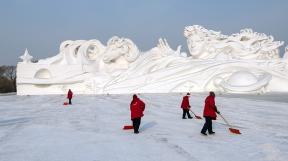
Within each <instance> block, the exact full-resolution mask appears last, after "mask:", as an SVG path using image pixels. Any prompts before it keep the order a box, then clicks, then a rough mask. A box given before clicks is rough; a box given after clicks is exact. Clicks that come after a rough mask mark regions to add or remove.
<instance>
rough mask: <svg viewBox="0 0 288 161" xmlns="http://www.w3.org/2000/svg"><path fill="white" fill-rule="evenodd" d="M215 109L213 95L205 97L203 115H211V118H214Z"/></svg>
mask: <svg viewBox="0 0 288 161" xmlns="http://www.w3.org/2000/svg"><path fill="white" fill-rule="evenodd" d="M216 111H217V107H216V106H215V97H213V96H208V97H206V99H205V107H204V112H203V116H204V117H212V118H213V119H216V117H217V115H216Z"/></svg>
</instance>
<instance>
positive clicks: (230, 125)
mask: <svg viewBox="0 0 288 161" xmlns="http://www.w3.org/2000/svg"><path fill="white" fill-rule="evenodd" d="M218 115H219V116H220V117H221V118H222V119H223V120H224V122H225V123H226V124H227V125H228V126H230V127H232V126H231V125H230V124H229V122H228V121H227V120H226V119H225V118H224V117H223V116H222V115H221V114H218Z"/></svg>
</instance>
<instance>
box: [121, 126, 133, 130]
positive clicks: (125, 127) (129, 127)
mask: <svg viewBox="0 0 288 161" xmlns="http://www.w3.org/2000/svg"><path fill="white" fill-rule="evenodd" d="M130 129H134V127H133V125H125V126H124V127H123V130H130Z"/></svg>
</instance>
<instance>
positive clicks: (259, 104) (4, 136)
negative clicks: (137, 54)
mask: <svg viewBox="0 0 288 161" xmlns="http://www.w3.org/2000/svg"><path fill="white" fill-rule="evenodd" d="M182 96H183V95H181V94H140V96H139V97H140V98H141V99H142V100H143V101H144V102H145V103H146V110H145V113H144V114H145V116H144V117H143V118H142V123H141V127H140V133H139V134H134V133H133V131H132V130H126V131H124V130H122V127H123V126H124V125H129V124H131V121H130V109H129V104H130V101H131V98H132V96H131V95H96V96H95V95H81V96H77V95H76V96H75V97H74V99H73V100H72V102H73V105H72V106H63V102H64V101H66V100H65V96H64V95H49V96H16V95H9V96H0V161H136V160H137V161H188V160H189V161H287V160H288V101H287V98H288V97H287V96H288V95H287V94H286V95H280V94H278V95H264V96H256V95H250V96H249V95H248V96H247V95H245V96H244V95H219V96H218V95H217V96H216V104H217V106H218V109H219V110H220V111H221V113H222V114H223V116H224V117H226V119H227V120H228V121H230V123H231V124H232V125H235V128H237V129H239V130H240V131H241V132H242V134H241V135H235V134H231V133H230V132H229V130H228V127H227V126H225V123H224V122H223V120H222V119H221V118H219V117H218V120H216V121H214V122H213V128H214V131H215V132H216V134H215V135H208V136H202V135H200V130H201V128H202V126H203V123H204V121H203V120H196V119H191V120H190V119H186V120H183V119H182V118H181V117H182V110H181V109H180V103H181V100H182ZM205 97H206V95H205V94H193V93H192V96H191V97H190V104H191V106H192V110H194V112H195V113H197V114H198V115H202V112H203V103H204V99H205Z"/></svg>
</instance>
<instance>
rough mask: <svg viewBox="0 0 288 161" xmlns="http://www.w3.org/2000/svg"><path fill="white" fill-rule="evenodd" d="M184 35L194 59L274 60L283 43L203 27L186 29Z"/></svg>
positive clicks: (253, 34)
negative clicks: (225, 33)
mask: <svg viewBox="0 0 288 161" xmlns="http://www.w3.org/2000/svg"><path fill="white" fill-rule="evenodd" d="M184 35H185V37H186V38H187V44H188V48H189V51H190V54H191V55H192V57H193V58H199V59H212V58H216V57H217V56H225V57H226V58H231V59H273V58H279V50H278V48H279V47H280V46H281V45H283V42H280V41H275V42H274V38H273V37H272V36H267V35H265V34H260V33H257V32H253V31H252V29H243V30H241V31H240V33H237V34H233V35H231V36H226V35H222V34H221V32H215V31H211V30H207V29H205V28H203V27H202V26H198V25H194V26H188V27H185V30H184Z"/></svg>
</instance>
